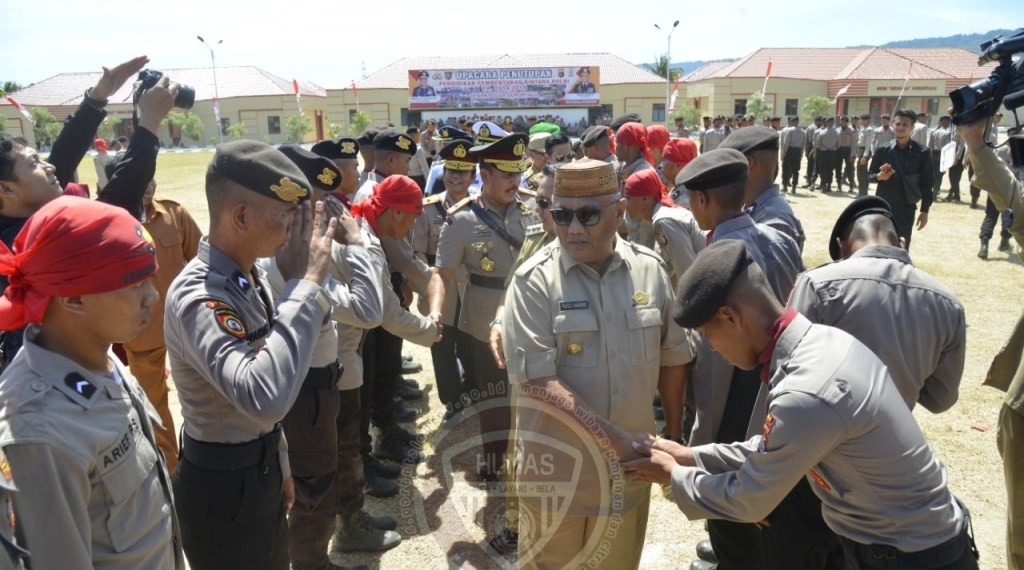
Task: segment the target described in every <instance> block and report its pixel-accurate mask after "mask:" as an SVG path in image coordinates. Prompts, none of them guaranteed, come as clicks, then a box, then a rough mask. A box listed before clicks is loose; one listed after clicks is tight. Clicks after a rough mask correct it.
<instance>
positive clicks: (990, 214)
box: [978, 197, 1013, 243]
mask: <svg viewBox="0 0 1024 570" xmlns="http://www.w3.org/2000/svg"><path fill="white" fill-rule="evenodd" d="M1000 218H1002V222H1003V227H1002V229H1001V230H1000V231H999V237H1001V238H1003V239H1009V238H1010V230H1009V227H1010V226H1012V225H1013V210H1006V211H1005V212H1002V213H1000V212H999V210H998V209H996V205H995V203H994V202H993V201H992V198H989V197H986V198H985V219H983V220H982V221H981V233H979V234H978V237H979V238H981V241H983V242H986V243H988V240H990V239H992V234H993V233H995V229H996V220H997V219H1000Z"/></svg>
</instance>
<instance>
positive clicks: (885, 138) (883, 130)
mask: <svg viewBox="0 0 1024 570" xmlns="http://www.w3.org/2000/svg"><path fill="white" fill-rule="evenodd" d="M891 122H892V115H890V114H888V113H886V114H884V115H882V124H881V125H879V126H878V127H877V128H876V129H875V136H874V138H873V139H872V141H871V155H872V156H874V154H875V151H876V150H877V149H879V148H881V147H883V146H885V145H887V144H889V143H890V142H892V141H894V140H896V133H894V132H893V131H892V127H891V126H890V124H891Z"/></svg>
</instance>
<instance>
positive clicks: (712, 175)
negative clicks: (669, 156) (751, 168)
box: [676, 127, 749, 190]
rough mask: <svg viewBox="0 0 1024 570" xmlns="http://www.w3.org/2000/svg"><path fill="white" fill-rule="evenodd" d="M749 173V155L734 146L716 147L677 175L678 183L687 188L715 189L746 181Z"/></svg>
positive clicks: (692, 161)
mask: <svg viewBox="0 0 1024 570" xmlns="http://www.w3.org/2000/svg"><path fill="white" fill-rule="evenodd" d="M748 128H749V127H748ZM744 130H745V129H744ZM730 136H731V135H730ZM747 175H748V166H747V157H746V156H744V155H743V153H742V152H740V151H738V150H736V149H733V148H716V149H714V150H709V151H707V152H705V153H704V154H702V155H699V156H698V157H697V158H695V159H693V160H691V161H690V163H689V164H687V165H686V166H684V167H683V169H682V170H680V171H679V174H678V175H676V185H679V184H683V185H684V186H686V189H687V190H713V189H715V188H721V187H723V186H728V185H730V184H733V183H736V182H746V180H747Z"/></svg>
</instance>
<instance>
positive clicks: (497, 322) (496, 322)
mask: <svg viewBox="0 0 1024 570" xmlns="http://www.w3.org/2000/svg"><path fill="white" fill-rule="evenodd" d="M495 325H498V326H501V319H494V320H493V321H491V325H490V326H492V327H493V326H495Z"/></svg>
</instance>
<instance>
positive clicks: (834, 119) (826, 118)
mask: <svg viewBox="0 0 1024 570" xmlns="http://www.w3.org/2000/svg"><path fill="white" fill-rule="evenodd" d="M829 121H832V122H833V123H834V122H836V118H835V117H825V122H826V123H827V122H829Z"/></svg>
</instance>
